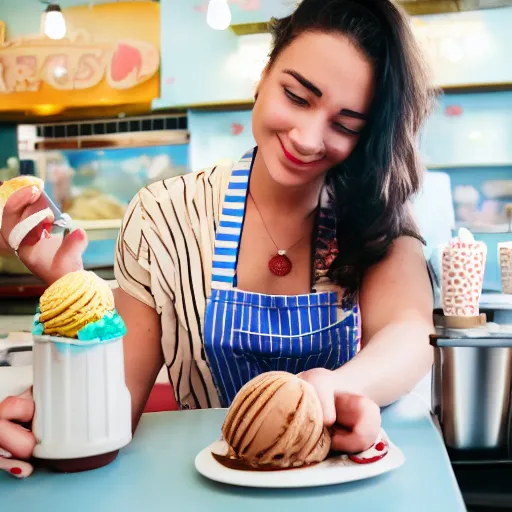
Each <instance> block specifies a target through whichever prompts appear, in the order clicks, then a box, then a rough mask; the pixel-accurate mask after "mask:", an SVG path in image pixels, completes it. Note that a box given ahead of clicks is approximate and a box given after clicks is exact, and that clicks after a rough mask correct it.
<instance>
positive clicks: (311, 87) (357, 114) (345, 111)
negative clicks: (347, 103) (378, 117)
mask: <svg viewBox="0 0 512 512" xmlns="http://www.w3.org/2000/svg"><path fill="white" fill-rule="evenodd" d="M283 72H284V73H286V74H287V75H290V76H293V78H295V80H297V82H299V83H300V84H301V85H302V86H303V87H305V88H306V89H308V90H310V91H311V92H312V93H313V94H314V95H315V96H317V97H318V98H321V97H322V96H323V93H322V91H321V90H320V89H319V88H318V87H317V86H316V85H315V84H314V83H312V82H310V81H309V80H308V79H307V78H306V77H304V76H302V75H301V74H300V73H297V71H293V70H292V69H285V70H284V71H283ZM340 115H342V116H346V117H353V118H354V119H362V120H366V119H368V117H367V116H366V115H365V114H361V112H356V111H355V110H350V109H348V108H343V109H341V110H340Z"/></svg>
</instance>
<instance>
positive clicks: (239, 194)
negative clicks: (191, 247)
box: [211, 149, 255, 290]
mask: <svg viewBox="0 0 512 512" xmlns="http://www.w3.org/2000/svg"><path fill="white" fill-rule="evenodd" d="M254 155H255V149H252V150H250V151H248V152H247V153H246V154H245V155H244V157H243V158H242V159H241V160H240V161H239V162H238V163H237V164H236V165H235V166H234V167H233V171H232V172H231V178H230V180H229V185H228V188H227V190H226V194H225V196H224V203H223V206H222V213H221V216H220V222H219V226H218V228H217V232H216V234H215V251H214V253H213V264H212V286H211V287H212V289H216V290H231V289H232V288H234V287H235V281H236V266H237V261H238V249H239V246H240V239H241V236H242V225H243V222H244V216H245V204H246V200H247V190H248V188H249V176H250V174H251V168H252V164H253V159H254Z"/></svg>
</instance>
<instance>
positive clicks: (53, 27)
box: [43, 4, 66, 39]
mask: <svg viewBox="0 0 512 512" xmlns="http://www.w3.org/2000/svg"><path fill="white" fill-rule="evenodd" d="M43 32H44V33H45V34H46V35H47V36H48V37H49V38H50V39H62V38H63V37H64V36H65V35H66V20H65V19H64V16H63V15H62V12H61V10H60V7H59V5H58V4H48V7H47V8H46V11H45V13H44V23H43Z"/></svg>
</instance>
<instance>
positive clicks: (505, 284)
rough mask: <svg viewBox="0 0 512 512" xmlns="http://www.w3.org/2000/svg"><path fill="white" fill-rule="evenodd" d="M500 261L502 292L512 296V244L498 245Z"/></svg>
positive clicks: (503, 243) (502, 243)
mask: <svg viewBox="0 0 512 512" xmlns="http://www.w3.org/2000/svg"><path fill="white" fill-rule="evenodd" d="M498 260H499V262H500V275H501V291H502V293H506V294H512V242H501V243H499V244H498Z"/></svg>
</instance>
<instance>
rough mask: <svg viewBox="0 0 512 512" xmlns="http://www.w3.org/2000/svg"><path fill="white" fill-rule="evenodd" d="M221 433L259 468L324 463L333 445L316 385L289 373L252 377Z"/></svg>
mask: <svg viewBox="0 0 512 512" xmlns="http://www.w3.org/2000/svg"><path fill="white" fill-rule="evenodd" d="M222 433H223V436H224V439H225V441H226V442H227V444H228V445H229V447H230V453H229V454H228V456H230V457H236V458H237V459H240V460H242V461H243V462H245V463H246V464H248V465H249V466H252V467H254V468H258V469H285V468H296V467H300V466H304V465H307V464H312V463H315V462H321V461H322V460H324V459H325V458H326V457H327V454H328V453H329V450H330V447H331V437H330V435H329V432H328V430H327V429H326V428H325V427H324V424H323V414H322V406H321V404H320V400H319V398H318V396H317V394H316V391H315V389H314V388H313V386H311V384H309V383H307V382H305V381H303V380H302V379H299V378H298V377H297V376H295V375H292V374H290V373H286V372H268V373H264V374H262V375H259V376H258V377H256V378H255V379H252V380H251V381H250V382H248V383H247V384H246V385H245V386H244V387H243V388H242V389H241V390H240V391H239V392H238V394H237V395H236V397H235V399H234V400H233V403H232V404H231V407H230V409H229V411H228V414H227V416H226V420H225V422H224V425H223V427H222Z"/></svg>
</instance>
